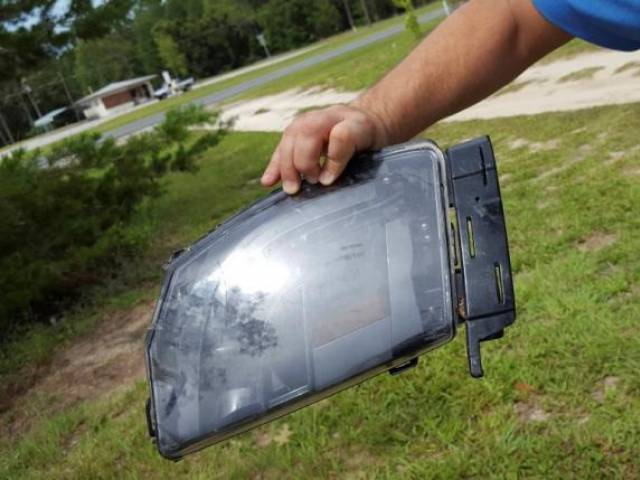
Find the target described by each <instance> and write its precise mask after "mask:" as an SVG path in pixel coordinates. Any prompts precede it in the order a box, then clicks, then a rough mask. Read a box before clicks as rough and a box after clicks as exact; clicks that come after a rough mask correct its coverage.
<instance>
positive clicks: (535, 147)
mask: <svg viewBox="0 0 640 480" xmlns="http://www.w3.org/2000/svg"><path fill="white" fill-rule="evenodd" d="M559 146H560V140H558V139H557V138H554V139H553V140H549V141H547V142H531V141H529V140H527V139H525V138H516V139H515V140H512V141H511V142H509V148H511V150H517V149H519V148H528V149H529V150H531V151H532V152H544V151H547V150H556V149H557V148H558V147H559Z"/></svg>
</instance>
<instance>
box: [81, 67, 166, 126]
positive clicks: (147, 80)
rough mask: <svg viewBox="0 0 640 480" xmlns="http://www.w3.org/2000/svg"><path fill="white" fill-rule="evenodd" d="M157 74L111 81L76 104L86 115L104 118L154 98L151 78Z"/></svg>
mask: <svg viewBox="0 0 640 480" xmlns="http://www.w3.org/2000/svg"><path fill="white" fill-rule="evenodd" d="M154 77H156V75H147V76H145V77H138V78H132V79H130V80H123V81H121V82H115V83H110V84H109V85H107V86H106V87H102V88H101V89H100V90H98V91H97V92H93V93H92V94H90V95H87V96H86V97H83V98H81V99H80V100H78V101H77V102H76V103H75V104H76V105H78V106H79V107H80V108H81V109H82V111H83V112H84V115H85V117H87V118H89V119H91V118H102V117H106V116H108V115H111V114H113V113H117V112H122V111H125V110H128V109H130V108H132V107H134V106H135V105H139V104H141V103H144V102H148V101H149V100H152V99H153V98H154V95H153V87H152V86H151V80H152V79H153V78H154Z"/></svg>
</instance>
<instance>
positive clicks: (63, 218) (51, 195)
mask: <svg viewBox="0 0 640 480" xmlns="http://www.w3.org/2000/svg"><path fill="white" fill-rule="evenodd" d="M202 123H209V124H218V128H217V129H215V130H213V131H210V132H208V133H206V134H202V135H199V136H198V137H197V138H196V139H194V138H193V137H194V135H192V134H191V131H190V128H189V127H191V126H193V125H197V124H202ZM226 127H227V125H224V124H221V123H220V122H218V118H217V115H216V114H215V113H209V112H206V111H204V110H203V109H202V108H199V107H194V106H190V107H186V108H182V109H178V110H174V111H170V112H168V114H167V116H166V120H165V121H164V123H162V124H161V125H159V126H158V127H157V128H156V129H155V130H153V131H152V132H148V133H144V134H141V135H137V136H134V137H131V138H130V139H129V140H128V141H126V142H124V143H122V144H118V143H116V142H115V141H114V140H113V139H102V138H100V135H99V134H88V135H82V136H79V137H77V138H73V139H70V140H67V141H65V142H63V143H62V144H60V145H58V146H56V147H54V148H53V149H51V150H50V151H49V152H48V153H46V154H45V153H42V152H39V151H33V152H25V151H18V152H16V153H14V154H13V155H11V156H9V157H8V158H5V159H4V160H2V161H1V162H0V218H1V219H2V221H1V222H0V285H1V286H2V287H1V288H0V341H1V340H3V339H5V338H6V335H7V334H8V333H9V332H10V331H11V330H12V329H14V328H15V327H17V326H19V325H21V324H25V323H27V322H31V321H36V320H40V319H43V318H47V316H48V315H52V314H54V313H56V312H58V311H59V310H60V308H62V307H63V306H65V305H66V304H68V303H69V301H71V300H73V299H74V298H77V296H78V294H79V293H80V292H82V291H83V290H84V289H85V288H86V287H87V286H90V285H95V284H98V283H100V282H101V278H102V277H103V276H104V275H106V274H107V273H109V272H110V271H111V270H113V269H114V268H116V267H117V266H118V264H120V263H121V262H122V260H123V259H125V258H126V257H128V256H131V255H134V254H136V253H138V252H140V251H141V249H142V248H143V247H144V246H145V244H146V242H147V236H146V234H145V233H144V232H141V231H139V230H136V229H134V228H132V227H131V223H130V220H131V217H132V214H133V213H134V212H135V211H136V208H137V207H138V206H139V205H140V203H141V202H142V201H143V200H144V199H145V198H150V197H154V196H157V195H160V194H161V188H160V183H159V179H160V177H161V176H162V175H164V174H165V173H166V172H167V171H169V170H187V171H194V170H195V168H196V167H195V163H194V161H195V158H196V157H197V155H198V154H200V153H201V152H203V151H204V150H205V149H206V148H209V147H211V146H213V145H215V144H216V143H217V142H218V141H219V140H220V137H221V135H223V134H224V133H225V131H226Z"/></svg>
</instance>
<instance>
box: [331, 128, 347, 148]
mask: <svg viewBox="0 0 640 480" xmlns="http://www.w3.org/2000/svg"><path fill="white" fill-rule="evenodd" d="M330 140H331V141H334V142H339V143H346V144H348V143H351V132H350V131H349V129H347V128H345V127H340V126H338V127H336V128H334V129H333V130H331V135H330Z"/></svg>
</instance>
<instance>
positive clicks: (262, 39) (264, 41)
mask: <svg viewBox="0 0 640 480" xmlns="http://www.w3.org/2000/svg"><path fill="white" fill-rule="evenodd" d="M256 40H258V43H259V44H260V45H262V48H264V53H265V54H266V55H267V58H269V57H271V52H270V51H269V45H267V39H266V38H265V36H264V33H259V34H257V35H256Z"/></svg>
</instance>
